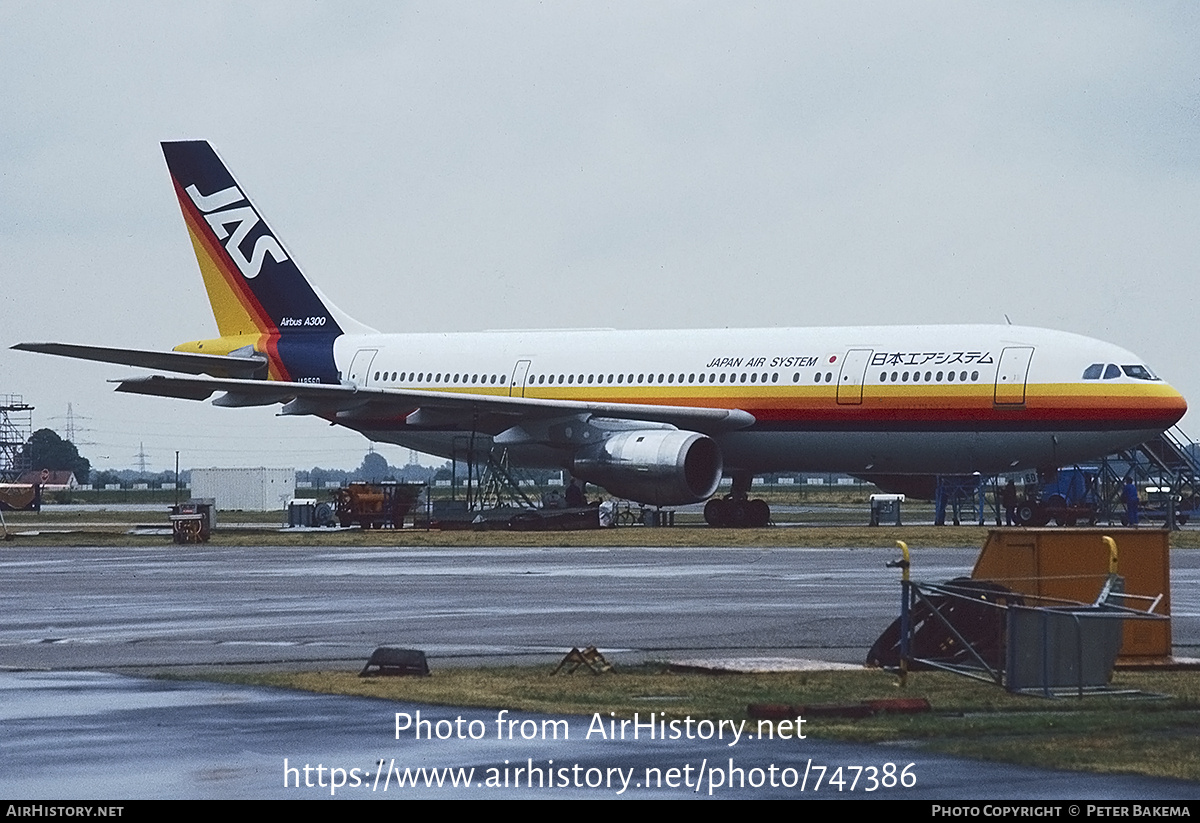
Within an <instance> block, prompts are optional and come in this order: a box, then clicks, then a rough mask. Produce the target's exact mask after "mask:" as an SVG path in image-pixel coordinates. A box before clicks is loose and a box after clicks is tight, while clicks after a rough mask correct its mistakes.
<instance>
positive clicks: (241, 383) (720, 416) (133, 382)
mask: <svg viewBox="0 0 1200 823" xmlns="http://www.w3.org/2000/svg"><path fill="white" fill-rule="evenodd" d="M112 382H114V383H117V384H118V385H117V391H120V392H130V393H133V394H148V395H154V396H157V397H178V398H183V399H188V400H204V399H207V398H208V397H211V396H212V395H213V394H214V393H216V392H224V394H222V395H221V396H220V397H218V398H216V399H215V400H214V401H213V404H214V405H217V406H269V405H273V404H275V403H283V404H284V406H283V410H282V412H281V414H287V415H291V414H315V415H319V416H322V417H326V418H327V419H333V420H336V421H338V422H352V421H353V422H354V423H356V424H366V423H369V422H371V421H379V422H381V423H385V422H390V423H393V424H394V423H396V422H399V421H401V420H403V421H404V423H405V424H406V425H407V426H410V427H413V428H430V429H435V428H436V429H445V428H462V429H474V430H475V431H479V432H482V433H486V434H492V435H497V434H500V433H501V432H504V431H506V430H510V429H513V427H515V426H518V425H520V424H522V423H524V422H536V421H548V420H553V419H555V418H562V417H571V416H579V415H587V416H589V417H592V418H597V417H599V418H608V419H613V420H627V421H645V422H649V423H661V424H666V425H669V426H676V427H679V428H682V429H688V430H690V431H696V432H701V433H704V434H715V433H718V432H724V431H731V430H735V429H742V428H745V427H747V426H750V425H752V424H753V423H754V416H753V415H752V414H750V413H749V412H745V411H742V410H741V409H712V408H699V407H694V406H659V405H650V404H645V403H587V402H581V401H577V400H545V399H540V398H532V397H504V396H495V395H487V394H466V393H459V392H444V391H417V390H410V389H391V388H363V387H359V386H354V385H351V384H341V385H333V384H329V383H287V382H283V381H279V380H241V379H230V378H210V377H169V376H165V375H151V376H149V377H136V378H128V379H124V380H114V381H112Z"/></svg>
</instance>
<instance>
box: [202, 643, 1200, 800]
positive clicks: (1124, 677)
mask: <svg viewBox="0 0 1200 823" xmlns="http://www.w3.org/2000/svg"><path fill="white" fill-rule="evenodd" d="M551 668H552V667H549V666H546V667H537V668H533V667H507V668H464V669H445V670H439V671H435V673H434V674H433V676H432V677H429V678H366V679H360V678H359V677H357V676H356V675H355V674H353V673H348V672H332V671H315V672H292V673H286V672H278V673H254V674H250V673H229V672H224V673H214V674H207V675H202V677H203V679H207V680H216V681H219V682H226V683H238V684H247V685H259V686H275V687H281V688H289V689H301V690H305V691H313V692H321V693H326V694H340V695H357V696H363V697H375V698H383V699H388V700H399V701H411V702H419V703H430V704H435V705H450V706H473V707H481V708H495V709H510V710H514V711H517V710H521V711H534V712H544V713H547V714H552V715H568V714H578V715H590V714H592V713H593V712H602V713H604V716H605V717H607V713H608V712H615V713H616V714H617V716H619V717H632V715H633V714H634V712H641V713H642V715H643V717H644V716H645V714H646V713H647V712H651V711H654V712H663V713H664V714H665V715H666V716H667V717H668V718H683V717H685V716H688V715H690V716H691V717H693V718H695V719H697V720H698V719H702V718H708V719H714V720H715V719H726V718H728V719H733V720H739V719H741V718H745V717H746V707H747V705H748V704H750V703H785V704H789V705H797V704H803V705H811V704H819V703H835V702H836V703H846V702H854V701H859V700H867V699H878V698H889V697H899V696H903V697H925V698H927V699H928V700H929V702H930V703H931V704H932V706H933V711H932V712H930V713H927V714H921V715H878V716H875V717H871V718H866V719H861V720H845V719H837V718H825V717H819V718H812V719H809V720H807V721H806V722H805V725H804V730H805V732H806V734H808V735H810V736H812V737H821V738H828V739H836V740H853V741H862V742H885V741H905V742H910V743H915V744H918V745H921V746H924V747H928V748H930V749H933V750H937V751H941V752H946V753H949V754H954V755H959V756H964V757H970V758H976V759H981V760H995V761H1002V762H1008V763H1019V764H1024V765H1032V766H1040V767H1045V768H1057V769H1070V770H1076V771H1088V772H1099V773H1110V774H1116V773H1121V774H1141V775H1148V776H1152V777H1170V778H1179V779H1183V780H1192V781H1200V746H1197V740H1200V674H1198V673H1195V672H1120V673H1118V674H1117V676H1116V678H1115V679H1114V686H1119V687H1122V688H1131V689H1139V690H1142V691H1147V692H1154V693H1158V694H1166V695H1168V696H1167V697H1166V698H1163V699H1153V700H1151V699H1138V698H1132V699H1131V698H1120V697H1087V698H1084V699H1075V698H1063V699H1057V700H1045V699H1040V698H1033V697H1018V696H1013V695H1009V694H1008V693H1006V692H1004V691H1003V690H1001V689H1000V688H998V687H995V686H990V685H987V684H983V683H978V682H975V681H971V680H967V679H965V678H961V677H954V676H952V675H948V674H943V673H938V672H918V673H914V674H912V675H910V676H909V681H908V684H907V686H906V687H904V688H903V689H901V688H899V687H898V686H897V685H896V680H895V678H893V677H892V676H890V675H888V674H886V673H884V672H880V671H867V670H864V671H861V672H858V671H854V672H805V673H784V674H727V675H705V674H694V673H673V672H669V671H667V670H666V668H665V667H664V666H661V665H645V666H640V667H633V668H623V669H620V670H619V671H616V672H613V673H609V674H606V675H601V676H593V675H590V674H586V673H579V672H577V673H576V674H574V675H570V676H564V675H559V676H556V677H551V676H549V673H550V671H551ZM747 728H748V729H752V728H753V721H750V725H748V726H747Z"/></svg>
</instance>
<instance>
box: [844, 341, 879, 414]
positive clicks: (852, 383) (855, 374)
mask: <svg viewBox="0 0 1200 823" xmlns="http://www.w3.org/2000/svg"><path fill="white" fill-rule="evenodd" d="M873 353H874V349H851V350H850V351H848V352H846V356H845V357H843V358H842V370H841V372H840V373H839V374H838V387H837V401H838V403H839V404H842V405H858V404H860V403H862V396H863V377H864V376H865V375H866V373H867V364H868V363H870V362H871V355H872V354H873Z"/></svg>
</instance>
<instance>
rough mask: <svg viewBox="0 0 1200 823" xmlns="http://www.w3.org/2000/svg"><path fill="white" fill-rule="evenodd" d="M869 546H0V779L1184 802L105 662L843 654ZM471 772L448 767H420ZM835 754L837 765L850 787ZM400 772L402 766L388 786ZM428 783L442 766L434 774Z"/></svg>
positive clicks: (876, 753)
mask: <svg viewBox="0 0 1200 823" xmlns="http://www.w3.org/2000/svg"><path fill="white" fill-rule="evenodd" d="M894 555H895V551H894V550H892V549H889V548H879V549H773V550H770V551H759V550H747V549H720V548H718V549H696V550H691V549H628V548H620V549H617V548H613V549H571V548H545V549H512V548H506V549H500V548H488V547H478V548H473V549H469V550H463V549H421V550H398V549H395V548H386V549H384V548H381V549H323V548H318V547H303V548H265V547H264V548H252V549H245V548H237V549H231V548H210V547H194V548H193V547H186V548H185V547H174V546H166V545H164V546H162V547H157V548H131V547H124V548H120V547H119V548H82V549H71V548H63V549H37V550H32V549H23V548H21V547H19V546H11V545H9V546H5V547H4V549H3V550H0V580H3V583H2V584H0V586H2V589H0V592H2V593H3V602H4V607H5V620H4V621H3V624H2V625H0V668H2V669H4V670H5V671H3V672H0V690H3V694H4V698H3V700H0V723H2V724H3V730H4V733H3V742H2V744H0V746H2V747H3V750H4V763H5V769H4V770H5V778H4V788H5V792H4V793H5V794H6V795H9V796H10V797H19V798H25V799H42V800H49V799H67V798H92V799H101V798H116V799H133V798H185V797H186V798H301V797H303V798H309V797H314V798H315V797H336V798H345V797H356V798H367V797H371V798H376V799H386V798H388V797H402V796H434V797H475V798H485V797H567V796H583V797H595V798H599V797H650V796H658V797H681V798H682V797H709V796H712V797H730V798H732V797H797V798H800V797H804V798H820V797H823V798H829V797H831V796H841V797H847V798H848V797H863V798H866V797H896V798H910V799H917V798H922V799H930V798H933V799H939V800H969V799H985V800H1002V799H1012V800H1037V799H1045V800H1066V799H1071V798H1078V799H1080V800H1085V801H1088V802H1096V801H1101V800H1113V799H1125V800H1136V801H1139V802H1149V801H1152V800H1155V799H1157V800H1182V799H1200V784H1195V783H1184V782H1178V781H1165V780H1151V779H1147V778H1133V777H1120V776H1109V775H1083V774H1078V773H1065V772H1049V771H1045V770H1038V769H1023V768H1019V767H1014V766H1006V765H999V764H992V763H981V762H976V761H968V760H962V759H957V758H951V757H946V756H943V755H936V754H932V753H929V752H926V751H923V750H921V749H919V748H916V747H913V746H906V745H888V746H877V745H855V744H841V743H830V742H826V741H816V740H813V739H797V738H796V737H795V736H794V735H793V736H792V737H791V738H790V739H787V740H780V739H773V740H767V739H759V738H758V737H757V736H755V737H751V736H750V733H749V732H747V733H746V734H745V735H744V736H742V737H741V738H740V739H739V740H738V742H736V743H734V744H733V745H730V742H731V738H730V734H731V733H732V729H722V730H721V731H723V732H724V733H725V734H724V736H723V737H722V738H720V739H718V738H717V737H715V734H716V730H710V732H712V733H710V734H709V735H708V737H707V738H705V737H703V736H701V735H700V734H699V732H700V729H698V728H697V729H694V731H696V732H697V734H696V735H695V736H693V737H692V738H690V739H689V738H688V737H687V736H686V735H683V734H681V735H680V737H679V739H667V740H664V739H662V738H661V737H655V738H653V739H647V732H646V730H645V728H643V731H642V735H641V737H640V738H639V739H637V740H630V739H624V740H619V739H618V740H612V739H605V738H604V737H601V736H600V735H599V734H598V733H597V731H596V729H595V728H594V727H593V724H594V723H596V722H600V721H607V718H600V721H597V720H596V719H595V718H591V719H589V718H565V717H564V718H547V717H539V716H535V715H522V714H512V713H509V714H508V715H507V716H506V717H505V718H504V719H506V720H518V721H532V722H531V723H529V724H525V723H524V722H519V723H518V724H517V726H516V727H515V728H517V729H523V728H525V729H533V728H535V727H536V728H538V729H544V728H545V725H544V723H543V721H546V720H549V721H551V723H552V727H554V728H559V727H558V726H554V725H553V724H554V723H556V722H557V721H559V720H561V721H565V724H564V726H565V728H567V729H569V737H566V739H563V738H560V739H557V740H555V739H548V738H546V737H545V735H544V732H539V734H541V735H542V736H540V737H539V736H536V735H535V736H534V737H530V738H524V737H521V736H520V734H518V735H517V736H516V737H515V738H514V739H496V738H495V735H496V733H497V729H498V725H497V715H498V712H497V711H495V710H476V709H458V708H446V707H440V708H435V707H430V706H411V705H405V704H396V703H392V702H385V701H377V700H367V699H363V698H346V697H327V696H320V695H310V694H298V693H294V692H289V691H283V690H272V689H263V688H252V687H237V686H226V685H219V684H211V683H202V682H178V681H168V680H156V679H147V678H145V677H139V676H130V675H129V674H127V673H126V674H122V673H116V672H118V671H124V672H137V671H146V670H153V671H162V670H176V671H179V670H182V671H194V670H200V669H212V668H218V667H225V666H239V667H240V666H255V667H267V668H276V667H285V668H293V667H294V668H316V667H330V666H338V667H343V668H353V669H355V670H357V668H361V666H362V663H363V661H364V660H365V659H366V657H367V656H368V655H369V654H370V652H371V650H372V649H373V648H375V647H376V646H380V645H392V646H405V647H415V648H421V649H424V650H425V651H426V652H427V654H428V655H429V656H430V662H431V665H432V666H434V667H435V668H436V667H438V666H446V665H456V664H467V663H471V664H474V663H478V662H489V663H500V662H503V663H511V662H523V663H534V662H550V661H553V660H557V659H558V658H560V657H561V656H562V654H563V653H564V652H565V651H566V650H567V649H569V648H570V647H571V646H584V645H596V646H598V647H600V648H601V650H602V651H604V653H605V655H606V656H607V657H608V659H609V660H615V661H617V662H632V661H640V660H645V659H655V660H662V659H668V658H670V659H676V658H678V659H707V660H711V659H717V660H728V659H730V658H740V659H751V658H759V659H764V660H776V661H777V660H779V659H781V658H782V659H788V658H807V659H822V660H833V661H836V662H841V663H857V662H860V661H861V660H862V659H863V656H864V655H865V652H866V649H867V647H868V646H869V645H870V644H871V642H873V640H874V638H875V637H876V636H877V635H878V634H879V632H880V631H881V630H882V629H883V627H884V626H886V625H887V623H888V622H890V621H891V620H892V619H893V618H894V616H895V614H896V612H897V610H898V603H899V585H898V578H897V574H896V572H895V570H889V569H885V568H884V562H885V561H887V560H891V559H893V556H894ZM974 556H975V552H974V551H970V550H961V549H918V550H915V562H916V563H917V569H918V571H917V573H916V574H917V576H919V577H920V579H925V580H945V579H948V578H951V577H955V576H958V575H962V574H965V573H966V572H967V571H969V569H970V566H971V565H972V563H973V560H974ZM1172 575H1173V578H1172V601H1173V630H1174V637H1175V647H1176V650H1177V653H1179V654H1183V655H1190V656H1196V649H1197V647H1198V645H1200V586H1197V585H1196V584H1197V583H1198V582H1200V552H1175V553H1174V556H1173V568H1172ZM652 711H653V709H652V708H650V709H649V710H648V713H649V712H652ZM418 712H420V719H422V720H425V721H427V722H428V723H429V725H428V729H429V734H427V735H426V738H427V739H421V740H417V739H415V737H414V736H413V733H412V732H410V731H405V732H401V733H400V736H399V738H398V737H397V730H396V725H397V721H396V719H395V715H396V714H397V713H400V714H402V715H406V716H408V717H409V718H410V719H415V718H416V714H417V713H418ZM460 719H461V720H460ZM438 721H445V722H444V723H441V724H439V722H438ZM472 721H476V722H475V723H474V725H472ZM422 728H424V727H422ZM453 728H458V729H459V730H460V731H462V730H463V729H467V730H468V731H469V732H472V733H467V734H466V736H463V737H459V736H456V735H452V736H451V737H449V738H447V739H438V732H439V731H445V732H447V734H450V732H449V731H448V730H450V729H453ZM589 731H591V732H592V734H590V735H589V734H588V732H589ZM473 732H479V733H480V734H479V736H478V737H476V736H475V735H474V734H473ZM428 738H432V739H428ZM550 761H553V763H551V762H550ZM381 762H382V765H380V763H381ZM304 766H308V767H309V770H308V771H307V772H306V771H305V770H304ZM821 767H824V769H821ZM838 767H841V768H842V773H841V777H842V778H845V779H844V781H842V782H841V785H840V786H838V787H836V788H835V787H834V786H833V785H832V784H831V783H829V782H826V778H830V779H835V778H833V776H834V775H835V774H836V770H837V768H838ZM471 768H474V769H475V772H474V773H472V775H471V776H470V778H469V779H468V778H467V776H466V773H465V772H459V771H452V772H447V771H443V770H446V769H454V770H457V769H467V770H469V769H471ZM517 768H523V769H524V771H523V772H522V773H519V774H518V773H516V772H515V770H516V769H517ZM406 769H407V770H409V771H408V772H406V771H405V770H406ZM416 769H435V770H437V771H434V772H430V771H425V772H419V773H418V772H416V771H413V770H416ZM506 769H507V771H506ZM563 769H565V770H566V771H565V772H564V771H560V770H563ZM872 769H873V770H874V771H872ZM905 769H907V771H905ZM289 770H295V771H289ZM333 770H341V771H333ZM672 770H675V771H672ZM889 770H890V771H889ZM818 773H819V775H820V777H821V780H822V782H821V784H820V785H817V784H816V783H815V781H816V779H817V777H818ZM851 773H854V774H855V775H856V776H857V777H858V778H859V780H858V782H857V783H856V784H855V786H854V787H853V788H851V786H850V779H849V776H850V775H851ZM910 778H911V780H910ZM439 779H440V780H441V781H442V785H441V786H438V785H437V781H438V780H439ZM339 780H344V782H343V783H342V785H341V786H340V787H339V786H334V785H333V784H334V783H337V782H338V781H339ZM413 780H415V781H417V782H418V783H420V785H419V786H415V787H414V786H411V785H406V786H404V787H403V788H401V787H400V786H399V785H398V783H399V782H405V783H408V782H410V781H413ZM453 780H458V781H459V785H457V786H452V785H450V784H449V782H447V781H451V782H452V781H453ZM539 780H540V781H542V783H541V785H538V781H539ZM872 780H874V781H875V783H874V785H873V787H872V788H871V790H870V791H868V790H867V787H868V786H869V785H872ZM423 781H430V782H431V783H432V785H429V786H426V785H425V783H424V782H423ZM463 781H465V782H466V784H469V785H464V783H463ZM597 781H599V782H597ZM614 781H616V782H615V783H614ZM739 781H741V785H738V783H739ZM772 781H775V784H774V785H772ZM889 781H890V782H889ZM885 782H886V783H888V784H887V785H885ZM352 784H356V785H352ZM731 784H734V785H731ZM622 786H624V789H623V790H622V791H618V789H621V788H622Z"/></svg>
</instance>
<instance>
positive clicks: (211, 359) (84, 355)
mask: <svg viewBox="0 0 1200 823" xmlns="http://www.w3.org/2000/svg"><path fill="white" fill-rule="evenodd" d="M13 348H14V349H16V350H18V351H32V352H40V353H42V354H56V355H58V356H59V357H74V358H77V359H79V360H96V361H99V362H101V363H119V364H121V365H123V366H141V367H142V368H146V369H162V370H163V371H173V372H180V373H181V374H211V375H212V376H213V377H258V376H266V373H267V358H266V357H264V356H263V355H261V354H248V355H247V356H244V357H242V356H238V355H232V356H225V355H220V354H192V353H190V352H179V351H149V350H147V349H115V348H111V347H109V346H77V345H74V344H71V343H18V344H17V345H15V346H13Z"/></svg>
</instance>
